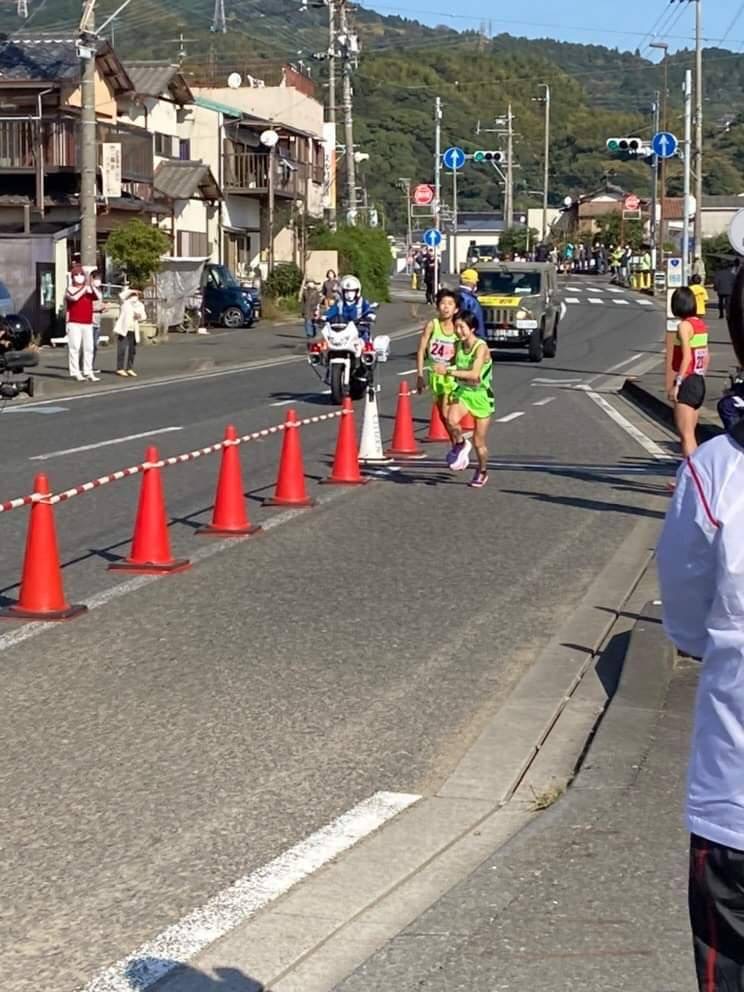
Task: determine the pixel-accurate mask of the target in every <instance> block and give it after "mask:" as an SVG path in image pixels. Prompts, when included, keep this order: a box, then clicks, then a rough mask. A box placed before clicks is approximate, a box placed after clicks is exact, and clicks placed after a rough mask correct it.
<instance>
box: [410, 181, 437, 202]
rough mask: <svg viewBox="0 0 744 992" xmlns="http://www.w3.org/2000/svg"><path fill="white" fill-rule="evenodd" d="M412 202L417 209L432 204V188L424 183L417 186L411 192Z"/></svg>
mask: <svg viewBox="0 0 744 992" xmlns="http://www.w3.org/2000/svg"><path fill="white" fill-rule="evenodd" d="M413 202H414V203H415V204H416V206H417V207H428V206H429V205H430V204H431V203H433V202H434V187H433V186H429V185H427V184H426V183H422V184H421V185H420V186H417V187H416V189H415V190H414V191H413Z"/></svg>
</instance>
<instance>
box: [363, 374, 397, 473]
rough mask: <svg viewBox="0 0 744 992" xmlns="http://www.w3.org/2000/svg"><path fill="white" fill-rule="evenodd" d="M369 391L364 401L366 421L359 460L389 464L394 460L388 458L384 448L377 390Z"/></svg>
mask: <svg viewBox="0 0 744 992" xmlns="http://www.w3.org/2000/svg"><path fill="white" fill-rule="evenodd" d="M371 393H372V395H371V397H370V391H369V390H368V391H367V394H366V399H365V401H364V423H363V425H362V440H361V442H360V444H359V461H360V462H365V463H368V464H373V463H374V464H377V465H389V464H390V462H391V461H392V460H393V459H392V458H386V457H385V453H384V451H383V450H382V434H381V432H380V417H379V415H378V413H377V390H371Z"/></svg>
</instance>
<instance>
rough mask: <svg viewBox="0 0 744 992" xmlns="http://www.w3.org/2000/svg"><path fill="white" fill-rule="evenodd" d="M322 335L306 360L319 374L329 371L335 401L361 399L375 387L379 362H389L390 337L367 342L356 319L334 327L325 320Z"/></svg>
mask: <svg viewBox="0 0 744 992" xmlns="http://www.w3.org/2000/svg"><path fill="white" fill-rule="evenodd" d="M320 336H321V340H320V341H318V342H313V343H312V344H311V345H310V347H309V351H308V356H307V360H308V362H309V363H310V365H311V366H312V367H313V368H314V369H315V371H316V372H317V373H318V374H319V375H320V369H321V368H323V369H326V370H327V377H326V381H327V383H328V385H329V386H330V387H331V398H332V400H333V402H334V403H337V404H341V403H342V402H343V400H344V397H345V396H350V397H351V398H352V399H353V400H359V399H361V398H362V396H364V393H365V391H366V390H368V389H371V388H372V387H373V384H374V370H375V367H376V365H377V363H378V362H386V361H387V360H388V355H389V353H390V338H389V337H388V336H387V335H380V336H379V337H376V338H374V339H373V340H370V341H365V340H364V338H363V337H362V336H361V335H360V333H359V328H358V327H357V325H356V324H355V323H354V321H353V320H350V321H348V323H333V324H330V323H328V322H327V321H326V323H324V324H323V326H322V328H321V331H320Z"/></svg>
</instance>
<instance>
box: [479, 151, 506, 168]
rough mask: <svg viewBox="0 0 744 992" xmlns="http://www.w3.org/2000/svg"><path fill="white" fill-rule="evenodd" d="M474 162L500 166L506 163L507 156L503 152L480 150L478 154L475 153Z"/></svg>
mask: <svg viewBox="0 0 744 992" xmlns="http://www.w3.org/2000/svg"><path fill="white" fill-rule="evenodd" d="M473 161H474V162H494V163H495V164H496V165H500V164H501V163H502V162H505V161H506V155H505V154H504V153H503V152H494V151H486V150H484V149H480V150H479V151H477V152H473Z"/></svg>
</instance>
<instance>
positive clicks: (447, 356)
mask: <svg viewBox="0 0 744 992" xmlns="http://www.w3.org/2000/svg"><path fill="white" fill-rule="evenodd" d="M436 304H437V316H436V317H435V318H434V319H433V320H430V321H429V322H428V323H427V325H426V327H424V329H423V331H422V332H421V337H420V338H419V344H418V351H417V352H416V390H417V392H419V393H423V391H424V389H425V388H426V386H427V380H426V378H425V377H424V373H425V371H426V372H428V386H429V389H430V390H431V393H432V396H433V398H434V402H435V403H436V404H437V406H438V407H439V412H440V414H441V416H442V420H443V422H444V423H445V424H447V406H448V405H449V401H450V397H451V395H452V393H453V391H454V389H455V383H454V382H453V380H452V379H451V378H449V377H448V376H446V375H441V374H439V373H437V372H435V371H434V366H435V365H443V366H448V365H449V364H450V363H451V362H452V361H453V359H454V357H455V350H456V348H457V335H456V334H455V314H456V313H457V311H458V309H459V306H460V299H459V297H458V295H457V293H454V292H453V291H452V290H451V289H440V290H439V292H438V293H437V298H436ZM447 431H448V433H449V435H450V440H451V441H453V443H454V438H453V436H452V432H451V431H450V429H449V426H447Z"/></svg>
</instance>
